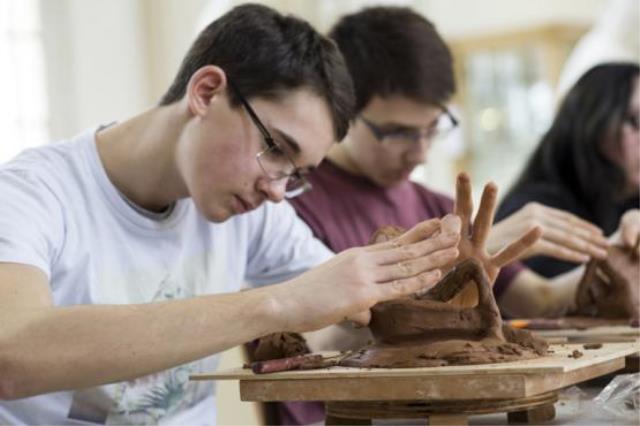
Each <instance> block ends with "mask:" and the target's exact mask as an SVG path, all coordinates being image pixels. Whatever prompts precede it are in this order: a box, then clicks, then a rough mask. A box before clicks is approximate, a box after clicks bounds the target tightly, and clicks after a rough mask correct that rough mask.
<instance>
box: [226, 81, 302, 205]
mask: <svg viewBox="0 0 640 426" xmlns="http://www.w3.org/2000/svg"><path fill="white" fill-rule="evenodd" d="M227 81H228V82H229V87H231V89H232V90H233V92H234V93H235V95H236V96H237V97H238V99H239V100H240V103H241V104H242V106H243V107H244V109H245V110H246V111H247V114H249V117H250V118H251V121H253V124H254V125H255V126H256V127H257V128H258V131H259V132H260V134H261V135H262V140H263V141H264V143H265V145H266V147H265V149H264V150H262V151H260V152H259V153H258V154H256V161H257V162H258V164H259V165H260V168H261V169H262V171H263V172H264V174H265V176H266V177H267V178H268V179H269V180H270V181H280V180H284V179H286V186H285V193H284V196H285V197H286V198H294V197H297V196H298V195H300V194H302V193H304V192H307V191H308V190H310V189H311V183H309V181H308V180H307V179H306V178H305V177H304V175H303V174H302V172H301V171H300V169H299V168H298V167H297V166H296V164H295V163H294V161H293V159H292V158H291V156H290V155H289V154H288V153H287V152H286V151H285V150H284V149H283V148H282V147H281V146H280V144H279V143H278V142H276V141H275V139H274V138H273V136H271V133H269V131H268V130H267V128H266V126H265V125H264V124H262V121H260V119H259V118H258V115H257V114H256V112H255V111H254V110H253V108H252V107H251V105H250V104H249V102H248V101H247V100H246V98H245V97H244V96H243V95H242V93H241V92H240V90H239V89H238V87H237V86H236V85H235V84H234V83H233V81H231V80H230V79H227Z"/></svg>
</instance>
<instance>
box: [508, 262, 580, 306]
mask: <svg viewBox="0 0 640 426" xmlns="http://www.w3.org/2000/svg"><path fill="white" fill-rule="evenodd" d="M583 274H584V266H579V267H577V268H575V269H573V270H571V271H569V272H566V273H564V274H562V275H558V276H557V277H555V278H552V279H548V278H545V277H543V276H541V275H538V274H536V273H535V272H533V271H531V270H529V269H525V270H523V271H522V272H520V273H519V274H518V275H516V276H515V278H514V279H513V281H512V282H511V284H510V285H509V286H508V287H507V288H506V289H505V292H504V293H503V294H502V296H501V297H500V300H498V305H499V306H500V310H501V311H502V312H504V313H506V314H507V315H509V316H511V317H517V318H541V317H558V316H563V315H566V313H567V312H569V311H570V310H572V309H573V308H574V307H575V297H576V291H577V289H578V284H579V283H580V279H581V278H582V275H583Z"/></svg>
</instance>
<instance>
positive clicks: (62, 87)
mask: <svg viewBox="0 0 640 426" xmlns="http://www.w3.org/2000/svg"><path fill="white" fill-rule="evenodd" d="M240 3H243V2H242V1H238V0H180V1H177V0H0V163H1V162H4V161H6V160H8V159H10V158H12V157H13V156H14V155H15V154H17V153H18V152H19V151H21V150H22V149H24V148H26V147H30V146H35V145H39V144H42V143H47V142H48V141H52V140H58V139H62V138H67V137H70V136H73V135H75V134H76V133H78V132H80V131H82V130H83V129H85V128H87V127H90V126H96V125H99V124H106V123H109V122H112V121H115V120H122V119H125V118H127V117H129V116H131V115H133V114H136V113H138V112H141V111H143V110H145V109H148V108H151V107H153V106H154V104H155V103H156V102H157V101H158V99H159V98H160V96H161V95H162V94H163V92H164V91H165V90H166V88H167V87H168V85H169V83H170V82H171V80H172V79H173V77H174V74H175V72H176V70H177V68H178V65H179V63H180V61H181V59H182V56H183V54H184V53H185V52H186V50H187V49H188V47H189V45H190V43H191V41H192V40H193V39H194V37H195V35H196V34H197V32H198V31H199V30H200V29H202V28H203V27H204V26H205V25H206V24H208V23H209V22H210V21H211V20H212V19H215V18H216V17H218V16H220V15H221V14H223V13H225V12H226V11H228V10H229V9H230V8H232V7H233V6H235V5H237V4H240ZM262 3H265V4H268V5H270V6H272V7H274V8H276V9H278V10H280V11H282V12H287V13H293V14H296V15H299V16H301V17H303V18H305V19H307V20H309V21H310V22H311V23H312V24H313V25H314V26H316V28H317V29H319V30H320V31H323V32H324V31H326V30H327V29H328V28H329V27H330V26H331V24H332V23H333V22H335V20H336V18H337V17H338V16H340V15H342V14H344V13H347V12H353V11H355V10H358V9H360V8H362V7H364V6H367V5H373V4H396V5H408V6H411V7H413V8H415V9H416V10H418V11H420V12H422V13H423V14H424V15H425V16H427V17H428V18H429V19H430V20H432V21H433V22H434V23H435V24H436V26H437V28H438V29H439V31H440V33H441V34H442V35H443V37H444V38H445V39H446V40H447V41H448V43H449V45H450V46H451V48H452V50H453V52H454V57H455V66H456V73H457V85H458V93H457V96H456V98H455V99H454V100H453V105H452V110H453V111H455V113H456V114H457V116H458V117H459V118H460V122H461V126H460V127H459V129H458V130H457V131H456V132H455V133H453V134H451V135H449V137H448V139H447V140H444V141H438V142H437V143H436V144H435V145H434V147H433V149H432V152H431V153H430V157H429V159H428V167H423V168H420V169H418V170H417V171H416V172H415V174H414V176H413V178H414V179H415V180H418V181H421V182H424V183H428V184H429V185H430V186H431V187H433V188H435V189H439V190H441V191H443V192H446V193H451V190H452V189H453V185H452V183H453V181H454V180H453V179H454V176H455V174H456V173H457V171H459V170H463V169H464V170H466V171H468V172H469V173H470V174H471V175H472V178H473V180H474V182H477V184H476V185H475V186H476V190H479V189H480V188H479V187H480V186H481V185H480V183H482V182H485V181H488V180H494V181H495V182H497V183H498V185H499V187H500V188H501V189H502V191H501V192H502V193H504V192H506V189H507V188H508V186H509V185H510V183H511V181H512V179H513V178H514V177H515V175H516V174H517V173H518V172H519V170H520V169H521V167H522V165H523V162H524V161H525V159H526V158H527V157H528V155H529V153H530V151H531V149H532V148H533V147H534V146H535V144H536V143H537V141H538V140H539V138H540V136H541V134H542V133H543V132H544V131H545V130H546V128H547V127H548V125H549V124H550V121H551V119H552V116H553V112H554V106H555V103H556V100H557V98H558V96H559V92H561V91H562V90H564V89H563V84H564V86H565V87H566V86H567V85H570V84H571V83H573V82H574V81H575V79H576V78H577V76H578V74H579V73H581V72H583V71H585V70H586V69H581V67H582V68H584V65H581V64H578V66H577V67H576V66H574V67H573V68H576V69H572V70H568V71H569V72H568V73H566V74H567V75H568V76H562V75H561V74H562V72H563V67H565V65H566V64H567V60H568V58H569V55H570V52H571V51H572V49H573V48H574V47H575V46H576V43H577V42H578V40H579V39H580V38H581V37H583V36H584V35H585V34H587V32H588V31H590V30H592V32H593V31H595V30H596V29H597V30H598V32H599V33H601V34H603V33H607V34H605V37H609V38H610V39H611V40H613V42H612V43H610V44H609V45H608V46H607V49H608V52H610V54H611V52H613V54H616V52H614V51H615V49H618V47H616V46H617V45H618V44H621V43H622V44H627V45H630V46H631V47H630V48H628V49H627V50H629V49H630V52H631V53H630V54H631V55H632V56H633V57H635V58H637V57H638V37H639V35H638V34H639V33H638V31H639V30H638V25H639V23H638V19H639V18H638V0H539V1H536V2H531V1H527V0H483V1H481V2H480V1H471V0H413V1H403V0H387V1H386V2H374V1H370V0H323V1H315V0H270V1H262ZM601 38H602V37H601ZM590 50H592V51H593V47H591V48H590ZM624 54H625V55H628V54H629V53H628V52H625V53H624ZM583 56H584V55H583ZM574 62H578V63H579V62H581V60H578V61H574ZM582 62H584V60H582ZM572 74H573V75H572ZM562 78H564V79H565V80H566V81H565V82H563V81H561V79H562ZM567 81H568V83H567Z"/></svg>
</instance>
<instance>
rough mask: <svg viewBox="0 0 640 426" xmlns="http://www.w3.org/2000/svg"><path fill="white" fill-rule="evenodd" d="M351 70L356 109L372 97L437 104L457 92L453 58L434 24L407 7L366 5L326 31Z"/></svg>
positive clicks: (359, 109)
mask: <svg viewBox="0 0 640 426" xmlns="http://www.w3.org/2000/svg"><path fill="white" fill-rule="evenodd" d="M329 37H331V38H332V39H333V40H335V42H336V43H337V44H338V47H339V48H340V51H341V52H342V55H343V56H344V58H345V61H346V63H347V67H348V68H349V71H350V73H351V78H352V79H353V84H354V87H355V91H356V112H359V111H361V110H362V109H363V108H364V107H365V106H366V105H367V104H368V103H369V102H370V101H371V99H372V98H373V97H374V96H376V95H377V96H381V97H385V96H390V95H402V96H406V97H408V98H410V99H413V100H415V101H418V102H423V103H427V104H433V105H441V104H444V103H445V102H447V101H448V100H449V98H450V97H451V95H452V94H453V93H454V91H455V79H454V74H453V59H452V56H451V52H450V51H449V48H448V47H447V45H446V44H445V42H444V41H443V40H442V38H441V37H440V35H439V34H438V32H437V31H436V28H435V26H434V25H433V24H432V23H431V22H430V21H428V20H427V19H426V18H424V17H423V16H421V15H419V14H418V13H416V12H414V11H413V10H411V9H409V8H406V7H393V6H380V7H371V8H365V9H363V10H361V11H360V12H357V13H354V14H351V15H346V16H344V17H343V18H342V19H340V20H339V21H338V22H337V23H336V24H335V26H334V27H333V28H332V29H331V30H330V32H329Z"/></svg>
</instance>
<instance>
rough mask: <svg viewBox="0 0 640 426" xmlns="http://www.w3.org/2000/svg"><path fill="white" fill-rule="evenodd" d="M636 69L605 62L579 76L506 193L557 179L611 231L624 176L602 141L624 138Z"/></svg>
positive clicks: (639, 70) (632, 66)
mask: <svg viewBox="0 0 640 426" xmlns="http://www.w3.org/2000/svg"><path fill="white" fill-rule="evenodd" d="M638 75H640V68H639V67H638V64H637V63H604V64H600V65H597V66H595V67H593V68H591V69H590V70H589V71H587V72H586V73H585V74H584V75H583V76H582V77H580V79H579V80H578V81H577V82H576V84H575V85H574V86H573V87H572V88H571V90H569V92H568V93H567V95H566V96H565V97H564V99H563V101H562V103H561V104H560V106H559V108H558V112H557V113H556V116H555V119H554V120H553V123H552V124H551V127H550V128H549V130H548V131H547V133H546V134H545V135H544V136H543V137H542V142H540V145H538V147H537V148H536V150H535V151H534V153H533V154H532V155H531V158H530V159H529V161H528V163H527V165H526V167H525V169H524V171H523V172H522V174H521V175H520V177H519V178H518V180H517V182H516V183H515V185H514V187H513V188H512V189H511V190H510V191H509V194H508V195H507V197H508V196H510V195H511V194H515V193H518V192H520V191H523V189H524V188H526V187H527V186H528V185H531V184H534V183H544V184H546V185H548V186H551V185H556V186H559V187H560V188H562V189H564V190H566V191H569V192H570V193H572V194H573V195H575V197H576V199H577V200H578V201H579V202H580V203H581V205H583V206H584V207H585V208H586V209H587V211H589V212H590V214H591V215H592V216H593V220H594V221H595V222H596V224H597V225H598V226H600V227H601V228H603V230H604V231H605V233H609V232H613V231H614V230H615V229H616V227H617V225H618V219H619V212H618V211H616V209H615V208H613V207H612V206H615V205H616V203H617V202H619V201H616V200H617V198H618V197H619V196H620V195H621V194H620V193H619V192H620V191H621V190H622V189H623V188H624V185H625V181H626V176H625V172H624V170H623V169H622V168H621V167H620V166H618V165H617V164H615V163H613V162H612V161H611V160H610V159H608V158H607V157H606V156H605V155H604V153H603V150H602V145H603V143H604V142H605V141H607V139H608V138H611V140H620V137H621V135H620V132H621V129H622V123H623V121H624V118H625V116H627V114H630V112H629V111H628V108H629V100H630V98H631V96H632V90H633V84H634V80H635V79H636V78H638Z"/></svg>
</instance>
